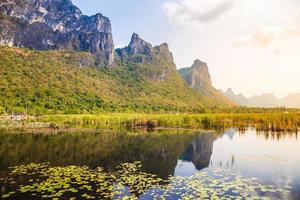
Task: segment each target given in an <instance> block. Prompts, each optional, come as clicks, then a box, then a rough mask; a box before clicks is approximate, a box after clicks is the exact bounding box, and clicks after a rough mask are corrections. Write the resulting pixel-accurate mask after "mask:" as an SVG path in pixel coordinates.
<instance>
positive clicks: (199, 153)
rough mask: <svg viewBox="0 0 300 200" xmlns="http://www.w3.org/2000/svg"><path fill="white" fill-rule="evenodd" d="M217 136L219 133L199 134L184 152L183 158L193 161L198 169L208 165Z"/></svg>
mask: <svg viewBox="0 0 300 200" xmlns="http://www.w3.org/2000/svg"><path fill="white" fill-rule="evenodd" d="M217 138H218V134H217V133H203V134H201V135H199V136H198V137H197V138H196V139H195V140H194V141H193V142H192V143H191V144H190V145H189V146H188V148H187V149H186V151H185V152H184V153H183V154H182V156H181V160H183V161H190V162H192V163H193V164H194V165H195V167H196V169H197V170H202V169H204V168H206V167H208V166H209V164H210V158H211V155H212V152H213V145H214V141H215V140H216V139H217Z"/></svg>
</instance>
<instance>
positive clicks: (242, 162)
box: [0, 129, 300, 199]
mask: <svg viewBox="0 0 300 200" xmlns="http://www.w3.org/2000/svg"><path fill="white" fill-rule="evenodd" d="M299 152H300V141H299V140H298V135H297V134H296V133H274V132H267V133H266V132H256V131H254V130H245V131H243V132H237V131H236V130H234V129H230V130H228V131H226V132H224V133H221V134H220V133H217V132H199V131H183V130H172V131H170V130H160V131H154V132H143V133H128V132H118V133H117V132H101V133H86V134H84V133H77V134H74V133H72V134H62V135H53V136H45V135H30V134H11V133H9V134H8V133H0V171H1V170H2V171H5V170H6V169H7V168H8V167H10V166H16V165H22V164H29V163H32V162H33V163H46V162H49V163H50V165H52V166H69V165H76V166H89V167H90V168H92V169H95V168H97V167H102V168H104V169H105V170H106V171H108V172H110V171H113V170H115V168H116V166H118V165H120V164H122V163H130V162H134V161H141V163H142V171H144V172H147V173H151V174H156V175H158V176H159V177H161V178H164V179H166V178H167V177H168V176H169V175H175V176H177V175H180V176H192V175H194V174H196V173H197V172H199V171H204V172H209V171H210V170H213V169H216V168H221V169H223V170H232V171H233V173H234V172H239V173H241V174H242V175H243V176H246V177H258V178H260V179H261V180H263V181H264V182H266V183H272V184H275V185H278V186H280V187H282V188H284V187H287V186H291V187H292V190H293V192H294V193H293V194H294V196H295V198H296V199H297V198H298V197H300V191H299V190H300V170H299V169H300V157H299V155H298V153H299Z"/></svg>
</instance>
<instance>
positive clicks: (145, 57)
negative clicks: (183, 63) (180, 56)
mask: <svg viewBox="0 0 300 200" xmlns="http://www.w3.org/2000/svg"><path fill="white" fill-rule="evenodd" d="M116 53H117V55H118V56H119V57H120V59H121V60H123V61H126V60H127V61H134V62H139V63H146V62H152V61H155V60H156V61H157V60H164V61H165V62H167V63H168V64H170V65H173V68H176V66H175V64H174V61H173V55H172V53H171V52H170V50H169V46H168V44H167V43H163V44H161V45H158V46H152V45H151V44H150V43H148V42H146V41H145V40H143V39H142V38H140V36H139V35H138V34H136V33H133V35H132V37H131V41H130V43H129V45H128V46H126V47H125V48H121V49H116Z"/></svg>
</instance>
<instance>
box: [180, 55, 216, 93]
mask: <svg viewBox="0 0 300 200" xmlns="http://www.w3.org/2000/svg"><path fill="white" fill-rule="evenodd" d="M179 73H180V74H181V75H182V77H183V78H184V79H185V80H186V81H187V83H188V84H189V85H190V86H191V87H192V88H194V89H196V90H201V89H204V88H206V87H212V81H211V76H210V73H209V70H208V66H207V64H206V63H204V62H202V61H200V60H198V59H197V60H195V61H194V64H193V65H192V67H190V68H183V69H180V70H179Z"/></svg>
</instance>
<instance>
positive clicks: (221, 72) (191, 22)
mask: <svg viewBox="0 0 300 200" xmlns="http://www.w3.org/2000/svg"><path fill="white" fill-rule="evenodd" d="M73 3H74V4H75V5H77V6H78V7H79V8H80V9H81V10H82V11H83V13H84V14H87V15H92V14H95V13H98V12H100V13H102V14H103V15H105V16H107V17H109V18H110V20H111V22H112V28H113V37H114V42H115V44H116V46H117V47H118V46H120V45H121V46H122V45H127V44H128V43H129V40H130V37H131V35H132V33H133V32H136V33H138V34H139V35H140V36H141V37H142V38H143V39H145V40H146V41H148V42H150V43H152V44H154V45H156V44H160V43H162V42H167V43H168V44H169V46H170V49H171V51H172V52H173V54H174V59H175V62H176V64H177V67H178V68H181V67H187V66H190V65H191V64H192V63H193V60H195V59H196V58H199V59H201V60H203V61H205V62H207V63H208V65H209V68H210V71H211V74H212V77H213V82H214V85H215V86H216V87H217V88H220V89H223V90H224V89H226V88H228V87H232V88H233V89H234V91H236V92H238V93H244V94H245V95H246V96H250V95H254V94H262V93H274V94H275V95H277V96H278V97H282V96H284V95H286V94H287V93H296V92H300V78H299V77H300V59H299V50H300V2H299V1H298V0H272V1H271V0H251V1H250V0H127V1H125V0H89V1H86V0H73Z"/></svg>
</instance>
